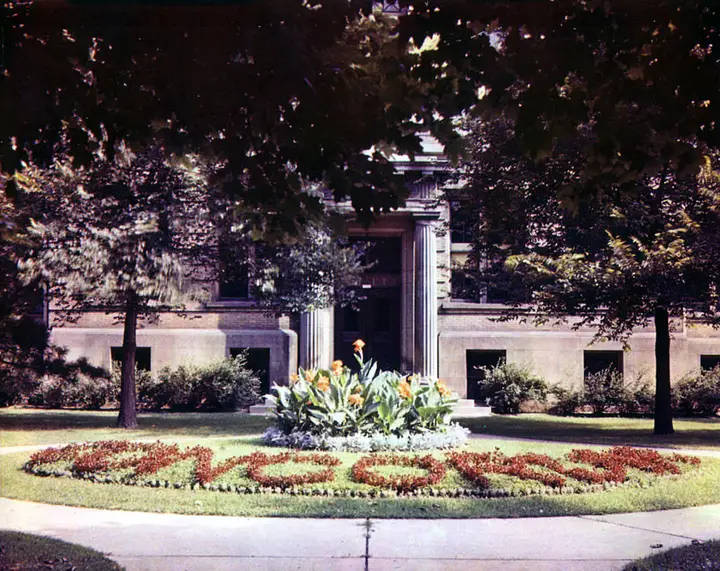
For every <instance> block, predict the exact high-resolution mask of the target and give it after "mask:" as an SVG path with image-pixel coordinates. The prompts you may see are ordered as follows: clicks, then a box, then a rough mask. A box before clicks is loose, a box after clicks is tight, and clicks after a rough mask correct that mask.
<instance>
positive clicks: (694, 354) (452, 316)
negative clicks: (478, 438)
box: [438, 302, 720, 395]
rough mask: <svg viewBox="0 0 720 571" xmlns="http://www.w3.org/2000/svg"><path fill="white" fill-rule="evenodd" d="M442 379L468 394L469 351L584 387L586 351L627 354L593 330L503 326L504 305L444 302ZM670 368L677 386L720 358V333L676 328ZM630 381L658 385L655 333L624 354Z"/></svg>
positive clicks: (637, 339) (644, 332) (647, 331)
mask: <svg viewBox="0 0 720 571" xmlns="http://www.w3.org/2000/svg"><path fill="white" fill-rule="evenodd" d="M439 313H440V315H439V330H440V333H439V339H438V350H439V354H440V363H439V376H440V377H441V378H443V379H445V380H446V381H447V382H448V384H449V385H450V386H451V387H452V388H453V390H456V391H457V392H459V393H460V394H461V395H465V394H466V391H467V378H468V373H470V374H472V372H471V371H468V370H467V352H468V351H505V352H506V358H507V361H508V362H510V363H518V364H522V365H528V366H529V367H530V368H531V369H532V370H533V371H534V372H535V373H537V374H538V375H540V376H541V377H543V378H545V379H546V380H547V381H548V382H550V383H558V384H560V385H563V386H566V387H572V386H575V387H577V386H580V385H581V384H582V382H583V368H584V365H583V363H584V355H585V351H623V346H622V344H621V343H619V342H597V343H593V340H594V335H595V332H594V330H593V329H591V328H587V327H585V328H580V329H579V330H577V331H575V330H573V329H572V322H570V323H566V324H560V325H554V324H545V325H543V326H541V327H535V326H534V325H533V324H532V323H522V322H518V321H508V322H502V321H498V320H497V318H498V317H499V316H500V315H501V312H500V306H494V305H492V304H470V303H459V302H445V303H443V304H442V305H441V306H440V310H439ZM672 329H673V331H672V339H671V358H670V369H671V376H672V379H673V381H677V380H678V379H679V378H681V377H682V376H683V375H685V374H686V373H688V372H690V371H692V370H696V369H699V367H700V356H701V355H720V331H718V330H716V329H713V328H712V327H708V326H706V325H702V324H700V323H690V324H687V323H683V322H682V321H675V322H674V323H673V324H672ZM622 361H623V372H624V376H625V379H626V381H628V382H632V381H635V380H638V379H642V380H648V381H649V382H650V383H651V384H652V383H654V378H655V377H654V375H655V332H654V329H653V328H652V327H647V328H641V329H638V330H637V331H636V332H635V334H634V335H633V336H632V337H631V339H630V341H629V350H627V351H624V352H623V354H622Z"/></svg>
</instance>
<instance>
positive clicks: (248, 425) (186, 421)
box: [0, 408, 270, 448]
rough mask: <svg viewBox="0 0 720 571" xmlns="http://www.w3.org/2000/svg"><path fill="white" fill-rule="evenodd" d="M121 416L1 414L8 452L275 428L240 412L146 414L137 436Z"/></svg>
mask: <svg viewBox="0 0 720 571" xmlns="http://www.w3.org/2000/svg"><path fill="white" fill-rule="evenodd" d="M116 418H117V412H116V411H82V410H78V411H73V410H41V409H23V408H6V409H0V443H1V444H2V447H3V448H6V447H10V446H29V445H34V444H56V443H63V442H77V441H83V442H84V441H92V440H107V439H114V438H130V439H138V438H166V437H174V438H182V437H194V438H198V437H204V436H238V435H243V434H259V433H261V432H262V431H263V430H265V429H266V428H267V427H268V426H270V421H269V420H268V419H266V418H264V417H262V416H250V415H247V414H243V413H235V412H217V413H191V412H187V413H140V414H138V424H139V427H138V428H137V429H136V430H122V429H118V428H115V419H116Z"/></svg>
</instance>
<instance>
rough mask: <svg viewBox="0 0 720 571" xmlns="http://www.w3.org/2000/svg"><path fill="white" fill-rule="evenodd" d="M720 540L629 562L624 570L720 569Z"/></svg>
mask: <svg viewBox="0 0 720 571" xmlns="http://www.w3.org/2000/svg"><path fill="white" fill-rule="evenodd" d="M718 562H720V541H708V542H707V543H700V544H698V545H686V546H683V547H676V548H675V549H669V550H668V551H664V552H662V553H657V554H655V555H652V556H650V557H646V558H645V559H639V560H637V561H633V562H632V563H629V564H628V565H626V566H625V567H624V568H623V571H703V570H709V569H718Z"/></svg>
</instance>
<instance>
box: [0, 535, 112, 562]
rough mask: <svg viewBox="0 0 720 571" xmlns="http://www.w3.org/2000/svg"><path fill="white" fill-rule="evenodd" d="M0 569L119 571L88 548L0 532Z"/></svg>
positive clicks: (53, 540)
mask: <svg viewBox="0 0 720 571" xmlns="http://www.w3.org/2000/svg"><path fill="white" fill-rule="evenodd" d="M0 569H18V570H20V569H22V570H23V571H35V570H38V571H39V570H41V569H42V570H44V571H53V570H57V571H67V570H69V569H74V570H76V571H121V570H122V569H123V568H122V567H120V566H119V565H118V564H117V563H115V562H114V561H111V560H110V559H107V558H106V557H104V556H103V554H102V553H98V552H97V551H94V550H92V549H88V548H86V547H81V546H79V545H74V544H72V543H66V542H64V541H59V540H57V539H51V538H49V537H42V536H38V535H30V534H28V533H19V532H15V531H3V530H0Z"/></svg>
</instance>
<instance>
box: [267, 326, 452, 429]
mask: <svg viewBox="0 0 720 571" xmlns="http://www.w3.org/2000/svg"><path fill="white" fill-rule="evenodd" d="M364 347H365V342H364V341H363V340H362V339H358V340H356V341H355V342H354V343H353V348H354V350H355V359H356V360H357V362H358V364H359V366H360V370H359V371H358V372H352V371H351V370H350V368H349V367H347V366H346V365H344V364H343V363H342V361H333V363H332V364H331V366H330V368H329V369H319V370H305V369H302V368H300V369H299V371H298V374H296V375H292V376H291V377H290V382H289V384H288V386H279V385H277V384H275V385H273V387H272V393H273V394H270V395H266V398H267V399H268V401H269V403H270V404H271V410H272V412H273V413H274V414H275V416H276V418H277V422H278V427H279V428H280V430H282V431H283V433H285V434H290V433H292V432H308V433H311V434H318V435H325V436H349V435H354V434H365V435H368V434H372V433H376V432H380V433H382V434H387V435H390V434H394V435H404V434H408V433H420V432H429V431H444V430H445V428H447V427H448V426H449V423H450V415H451V413H452V411H453V409H454V407H455V405H456V404H457V402H458V397H457V395H456V394H454V393H453V392H452V391H451V390H450V389H448V388H447V387H446V386H445V383H443V381H440V380H435V379H433V378H430V377H419V376H417V375H410V376H405V375H401V374H400V373H398V372H396V371H382V370H378V367H377V364H376V363H375V362H374V361H373V360H368V361H365V358H364V354H363V348H364Z"/></svg>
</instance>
